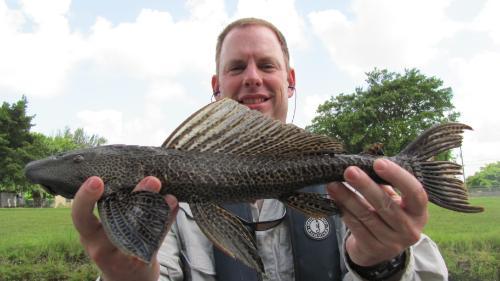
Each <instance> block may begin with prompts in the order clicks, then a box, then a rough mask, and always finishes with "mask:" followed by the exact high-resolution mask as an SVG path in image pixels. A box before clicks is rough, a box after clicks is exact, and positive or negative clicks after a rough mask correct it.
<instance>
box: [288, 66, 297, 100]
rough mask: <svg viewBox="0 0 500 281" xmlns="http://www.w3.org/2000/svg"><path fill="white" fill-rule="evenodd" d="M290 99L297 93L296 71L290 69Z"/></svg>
mask: <svg viewBox="0 0 500 281" xmlns="http://www.w3.org/2000/svg"><path fill="white" fill-rule="evenodd" d="M287 80H288V98H291V97H293V93H294V92H295V85H296V84H295V69H293V68H290V71H288V78H287Z"/></svg>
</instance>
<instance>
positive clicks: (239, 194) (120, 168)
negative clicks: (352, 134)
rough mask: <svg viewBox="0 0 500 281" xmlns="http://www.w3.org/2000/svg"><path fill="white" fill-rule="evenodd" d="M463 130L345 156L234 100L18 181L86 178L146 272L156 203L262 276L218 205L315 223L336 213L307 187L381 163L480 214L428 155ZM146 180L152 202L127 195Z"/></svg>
mask: <svg viewBox="0 0 500 281" xmlns="http://www.w3.org/2000/svg"><path fill="white" fill-rule="evenodd" d="M470 129H471V128H470V127H469V126H467V125H465V124H461V123H445V124H441V125H437V126H435V127H432V128H430V129H428V130H426V131H424V132H423V133H422V134H421V135H420V136H419V137H418V138H417V139H416V140H414V141H413V142H411V143H410V144H409V145H408V146H406V148H404V149H403V150H402V151H401V152H400V153H399V154H398V155H396V156H392V157H387V156H381V155H378V153H362V154H346V153H345V152H344V149H343V146H342V145H341V144H340V143H339V142H338V141H337V140H335V139H333V138H331V137H328V136H323V135H317V134H314V133H311V132H308V131H306V130H304V129H301V128H299V127H297V126H295V125H293V124H284V123H282V122H280V121H277V120H273V119H271V118H269V117H266V116H264V115H262V114H261V113H260V112H258V111H255V110H250V109H248V108H247V107H246V106H244V105H241V104H239V103H238V102H236V101H234V100H232V99H222V100H220V101H216V102H213V103H210V104H208V105H206V106H204V107H203V108H201V109H200V110H198V111H197V112H195V113H194V114H192V115H191V116H190V117H189V118H187V119H186V120H185V121H184V122H183V123H182V124H181V125H180V126H179V127H177V128H176V129H175V130H174V131H173V132H172V134H171V135H170V136H169V137H168V138H167V139H166V140H165V142H164V143H163V144H162V145H161V146H159V147H153V146H138V145H104V146H98V147H93V148H86V149H78V150H73V151H68V152H63V153H60V154H56V155H53V156H51V157H48V158H45V159H42V160H36V161H33V162H30V163H28V164H27V165H26V167H25V175H26V177H27V178H28V179H29V180H30V181H31V182H33V183H36V184H40V185H41V186H42V187H43V188H44V189H45V190H46V191H47V192H49V193H51V194H54V195H62V196H64V197H66V198H73V197H74V195H75V193H76V192H77V191H78V189H79V188H80V186H81V185H82V184H83V182H84V181H85V180H86V179H87V178H89V177H91V176H99V177H101V178H102V180H103V182H104V184H105V189H104V193H103V195H102V197H101V198H100V199H99V201H98V202H97V208H98V213H99V216H100V219H101V222H102V225H103V227H104V230H105V233H106V235H107V236H108V237H109V239H110V241H112V243H113V244H114V245H115V246H116V247H118V248H119V249H120V250H122V251H123V252H125V253H127V254H129V255H132V256H134V257H137V258H139V259H140V260H142V261H144V262H146V263H149V262H150V261H151V259H152V257H153V256H154V254H155V253H156V252H157V251H158V249H159V247H160V245H161V242H162V240H163V238H164V237H165V235H166V233H167V232H168V230H169V225H168V223H167V222H168V221H170V219H171V218H170V215H171V213H172V212H171V210H170V209H169V206H168V205H167V204H166V203H165V200H164V195H166V194H172V195H174V196H176V197H177V199H178V201H179V202H187V203H188V204H189V206H190V208H191V211H192V214H193V217H194V219H195V221H196V223H197V224H198V226H199V227H200V229H201V230H202V232H203V233H204V234H205V235H206V236H207V238H208V239H209V240H210V241H212V242H213V244H214V245H215V246H216V247H218V248H219V249H221V250H222V251H223V252H225V253H226V254H227V255H229V256H231V257H233V258H235V259H238V260H240V261H241V262H243V263H244V264H246V265H247V266H249V267H251V268H254V269H256V270H257V271H259V272H264V266H263V264H262V261H261V259H260V257H259V255H258V251H257V245H256V241H255V239H254V237H253V235H252V233H251V232H250V231H249V230H248V229H247V228H246V227H245V226H244V224H243V223H242V221H240V220H239V219H238V218H237V217H236V216H234V215H233V214H231V213H230V212H228V211H227V210H225V209H224V208H223V207H221V204H223V203H237V202H254V201H255V200H257V199H263V198H276V199H279V200H281V201H282V202H283V203H284V204H286V205H287V206H288V207H290V208H294V209H296V210H299V211H301V212H303V213H305V214H306V215H309V216H313V217H326V216H332V215H336V214H339V213H340V210H339V208H338V206H337V204H336V203H335V202H334V201H333V200H332V199H330V198H327V197H325V196H324V195H322V194H315V193H305V192H300V191H299V190H300V189H301V188H303V187H305V186H309V185H312V184H319V183H328V182H332V181H344V178H343V174H344V171H345V169H346V168H347V167H349V166H353V165H354V166H358V167H359V168H361V169H362V170H363V171H365V172H366V173H367V174H368V175H369V176H370V177H371V178H372V179H374V180H375V181H376V182H378V183H385V182H384V180H382V179H381V178H380V177H378V176H377V174H376V173H375V172H374V170H373V162H374V161H375V160H376V159H378V158H381V157H384V158H386V159H389V160H391V161H393V162H395V163H397V164H398V165H400V166H401V167H403V168H404V169H406V170H407V171H409V172H410V173H411V174H413V175H414V176H415V177H416V178H417V179H418V180H419V181H420V182H421V183H422V185H423V187H424V189H425V191H426V192H427V194H428V198H429V201H430V202H432V203H434V204H437V205H438V206H441V207H443V208H446V209H450V210H453V211H458V212H465V213H477V212H482V211H483V208H482V207H480V206H472V205H470V203H469V201H468V193H467V189H466V188H465V187H464V184H463V182H462V181H460V180H459V179H457V178H456V175H459V174H461V172H462V169H461V166H460V165H458V164H455V163H453V162H449V161H437V160H434V158H433V156H435V155H437V154H439V153H441V152H444V151H447V150H449V149H452V148H455V147H458V146H460V145H461V142H462V138H463V136H462V133H463V132H464V130H470ZM146 176H155V177H157V178H158V179H160V181H161V183H162V188H161V190H160V192H159V193H152V192H147V191H139V192H132V190H133V189H134V187H135V186H136V184H137V183H138V182H139V181H140V180H141V179H143V178H144V177H146Z"/></svg>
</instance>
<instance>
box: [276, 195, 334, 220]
mask: <svg viewBox="0 0 500 281" xmlns="http://www.w3.org/2000/svg"><path fill="white" fill-rule="evenodd" d="M280 200H281V201H282V202H283V203H285V204H286V205H287V206H288V207H291V208H293V209H295V210H297V211H300V212H302V213H304V214H306V215H309V216H311V217H314V218H322V217H330V216H333V215H336V214H340V209H339V208H338V206H337V205H336V204H335V202H334V201H333V200H331V199H329V198H326V197H324V196H323V195H322V194H318V193H309V192H293V193H291V194H287V195H286V196H283V197H282V198H280Z"/></svg>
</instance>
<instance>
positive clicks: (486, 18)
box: [473, 0, 500, 44]
mask: <svg viewBox="0 0 500 281" xmlns="http://www.w3.org/2000/svg"><path fill="white" fill-rule="evenodd" d="M498 11H500V1H497V0H489V1H487V2H486V3H485V5H484V6H483V9H482V10H481V12H480V13H479V14H478V16H477V17H476V19H475V20H474V23H473V26H474V28H477V29H479V30H484V31H487V32H488V33H489V34H490V37H491V38H492V39H493V40H494V42H495V43H496V44H500V17H499V16H498V13H499V12H498Z"/></svg>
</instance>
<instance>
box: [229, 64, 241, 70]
mask: <svg viewBox="0 0 500 281" xmlns="http://www.w3.org/2000/svg"><path fill="white" fill-rule="evenodd" d="M244 68H245V67H244V66H242V65H235V66H231V67H230V68H229V71H241V70H243V69H244Z"/></svg>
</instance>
